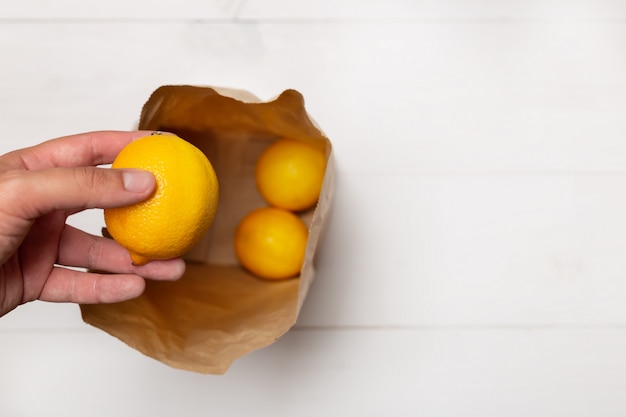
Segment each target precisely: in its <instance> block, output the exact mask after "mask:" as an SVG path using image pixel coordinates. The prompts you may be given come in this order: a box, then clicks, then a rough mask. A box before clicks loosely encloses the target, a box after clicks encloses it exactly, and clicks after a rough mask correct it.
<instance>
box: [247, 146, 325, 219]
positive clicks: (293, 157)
mask: <svg viewBox="0 0 626 417" xmlns="http://www.w3.org/2000/svg"><path fill="white" fill-rule="evenodd" d="M325 170H326V155H325V153H324V150H323V149H322V148H319V147H316V146H313V145H311V144H309V143H306V142H303V141H296V140H292V139H279V140H277V141H275V142H274V143H272V144H271V145H270V146H268V147H267V148H266V149H265V150H264V151H263V153H261V155H260V156H259V159H258V160H257V162H256V167H255V180H256V186H257V189H258V190H259V193H260V194H261V196H262V197H263V198H264V199H265V201H267V203H268V204H269V205H271V206H274V207H279V208H283V209H286V210H291V211H302V210H306V209H308V208H310V207H312V206H313V205H315V203H316V202H317V200H318V199H319V195H320V191H321V189H322V182H323V180H324V172H325Z"/></svg>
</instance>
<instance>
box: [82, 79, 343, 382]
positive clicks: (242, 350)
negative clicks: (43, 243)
mask: <svg viewBox="0 0 626 417" xmlns="http://www.w3.org/2000/svg"><path fill="white" fill-rule="evenodd" d="M139 129H146V130H160V131H166V132H171V133H175V134H177V135H179V136H180V137H182V138H184V139H186V140H188V141H189V142H191V143H193V144H194V145H196V146H197V147H199V148H200V149H201V150H202V151H203V152H205V154H206V155H207V156H208V158H209V159H210V161H211V163H212V164H213V166H214V168H215V171H216V173H217V176H218V180H219V184H220V201H219V206H218V210H217V214H216V217H215V220H214V222H213V225H212V226H211V228H210V229H209V231H208V232H207V233H206V235H205V236H204V237H203V239H202V240H201V241H200V242H199V243H198V245H197V246H196V247H195V248H194V249H192V250H191V251H190V252H189V253H187V254H186V255H185V256H184V259H185V260H186V262H187V271H186V273H185V275H184V276H183V278H182V279H181V280H179V281H176V282H153V281H151V282H148V283H147V287H146V290H145V292H144V294H143V295H141V296H140V297H139V298H136V299H134V300H130V301H127V302H122V303H116V304H107V305H81V312H82V317H83V320H84V321H85V322H86V323H89V324H91V325H93V326H96V327H98V328H100V329H102V330H104V331H106V332H108V333H109V334H111V335H113V336H115V337H117V338H119V339H120V340H122V341H123V342H125V343H127V344H128V345H129V346H131V347H133V348H135V349H137V350H139V351H140V352H142V353H144V354H146V355H148V356H150V357H152V358H154V359H157V360H159V361H161V362H163V363H165V364H167V365H169V366H172V367H175V368H180V369H185V370H190V371H195V372H200V373H212V374H222V373H224V372H226V371H227V369H228V368H229V366H230V365H231V363H232V362H233V361H234V360H235V359H237V358H239V357H241V356H243V355H245V354H247V353H249V352H251V351H253V350H256V349H259V348H262V347H265V346H267V345H270V344H272V343H273V342H274V341H275V340H276V339H278V338H279V337H280V336H282V335H283V334H284V333H285V332H287V331H288V330H289V329H290V328H291V327H292V326H293V324H294V323H295V322H296V319H297V317H298V313H299V311H300V308H301V307H302V303H303V302H304V300H305V297H306V295H307V291H308V289H309V286H310V285H311V282H312V281H313V278H314V276H315V252H316V248H317V245H318V242H319V241H320V237H321V234H322V231H323V229H324V227H325V222H326V220H327V218H328V215H327V214H328V210H329V208H330V204H331V195H332V189H333V164H332V160H331V155H332V154H331V144H330V141H329V140H328V139H327V138H326V137H325V136H324V134H323V133H322V132H321V131H320V129H318V128H317V127H316V125H315V124H314V123H313V122H312V121H311V119H310V118H309V116H308V115H307V113H306V111H305V108H304V100H303V97H302V95H301V94H300V93H298V92H297V91H294V90H287V91H284V92H283V93H282V94H280V96H278V97H277V98H276V99H274V100H272V101H269V102H260V101H259V100H258V99H257V98H256V97H254V96H253V95H251V94H250V93H247V92H245V91H239V90H226V89H218V88H210V87H195V86H164V87H160V88H158V89H157V90H156V91H155V92H154V93H153V94H152V96H151V97H150V98H149V100H148V102H147V103H146V104H145V106H144V108H143V110H142V113H141V118H140V121H139ZM281 137H290V138H293V139H297V140H302V141H307V142H310V143H313V144H316V145H317V146H321V147H323V148H324V149H325V150H326V154H327V156H328V164H327V170H326V175H325V179H324V185H323V188H322V194H321V196H320V200H319V202H318V204H317V206H316V207H315V208H314V209H312V210H310V211H308V212H305V213H299V215H300V216H301V218H302V219H303V220H304V221H305V222H306V223H307V224H308V225H309V231H310V232H309V233H310V234H309V240H308V243H307V248H306V255H305V261H304V264H303V266H302V270H301V273H300V276H299V277H297V278H294V279H289V280H284V281H278V282H276V281H267V280H262V279H259V278H256V277H254V276H252V275H250V274H249V273H248V272H246V271H245V270H243V269H242V268H241V267H240V265H239V264H238V263H237V260H236V257H235V254H234V250H233V237H234V230H235V228H236V226H237V224H238V223H239V221H240V220H241V218H242V217H243V216H244V215H245V214H247V213H248V212H249V211H251V210H252V209H254V208H257V207H263V206H266V205H267V204H266V203H265V202H264V201H263V199H262V198H261V196H260V195H259V193H258V192H257V190H256V186H255V183H254V165H255V161H256V159H257V157H258V156H259V155H260V153H261V152H262V151H263V150H264V149H265V148H266V147H267V146H268V145H269V144H270V143H272V142H273V141H274V140H276V139H278V138H281Z"/></svg>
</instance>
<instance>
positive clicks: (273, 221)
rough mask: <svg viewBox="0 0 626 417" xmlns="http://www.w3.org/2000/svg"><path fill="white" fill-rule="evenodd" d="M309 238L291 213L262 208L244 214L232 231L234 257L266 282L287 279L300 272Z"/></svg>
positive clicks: (305, 228) (303, 224)
mask: <svg viewBox="0 0 626 417" xmlns="http://www.w3.org/2000/svg"><path fill="white" fill-rule="evenodd" d="M308 235H309V231H308V228H307V226H306V224H305V223H304V222H303V221H302V220H301V219H300V218H299V217H298V216H296V215H295V214H294V213H292V212H290V211H287V210H283V209H279V208H275V207H263V208H259V209H256V210H253V211H251V212H250V213H248V214H247V215H246V216H245V217H244V218H243V219H242V220H241V222H240V223H239V225H238V226H237V229H236V230H235V254H236V255H237V259H239V262H240V263H241V265H243V267H244V268H246V269H248V270H249V271H250V272H252V273H253V274H254V275H256V276H258V277H261V278H267V279H285V278H291V277H294V276H296V275H298V273H299V272H300V269H301V267H302V262H303V261H304V252H305V248H306V242H307V238H308Z"/></svg>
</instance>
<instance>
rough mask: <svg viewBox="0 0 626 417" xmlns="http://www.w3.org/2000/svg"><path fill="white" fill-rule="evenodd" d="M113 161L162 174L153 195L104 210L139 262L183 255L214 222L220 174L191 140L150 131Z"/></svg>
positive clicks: (113, 230) (119, 165) (117, 237)
mask: <svg viewBox="0 0 626 417" xmlns="http://www.w3.org/2000/svg"><path fill="white" fill-rule="evenodd" d="M111 167H112V168H136V169H142V170H146V171H150V172H151V173H152V174H153V175H154V177H155V179H156V190H155V192H154V194H153V195H152V196H151V197H150V198H149V199H148V200H146V201H143V202H141V203H138V204H134V205H130V206H126V207H119V208H111V209H106V210H104V220H105V223H106V227H107V231H108V232H109V234H110V235H111V237H113V239H115V240H116V241H117V242H118V243H119V244H120V245H122V246H123V247H124V248H126V249H127V250H128V251H129V252H130V257H131V260H132V262H133V264H135V265H143V264H145V263H148V262H150V261H153V260H157V259H171V258H176V257H179V256H181V255H183V254H184V253H185V252H187V251H188V250H189V249H191V248H192V247H193V246H194V245H195V244H196V243H197V242H198V240H199V239H200V238H201V237H202V235H203V234H204V233H205V232H206V230H207V229H208V228H209V226H210V225H211V223H212V222H213V219H214V217H215V212H216V210H217V203H218V192H219V186H218V182H217V176H216V174H215V171H214V169H213V166H212V165H211V163H210V162H209V160H208V159H207V157H206V156H205V155H204V153H203V152H202V151H201V150H199V149H198V148H196V147H195V146H193V145H192V144H191V143H189V142H187V141H185V140H183V139H181V138H179V137H178V136H174V135H171V134H157V135H150V136H145V137H142V138H140V139H137V140H135V141H133V142H131V143H129V144H128V145H126V147H124V148H123V149H122V151H121V152H120V153H119V154H118V155H117V157H116V158H115V160H114V161H113V164H112V166H111Z"/></svg>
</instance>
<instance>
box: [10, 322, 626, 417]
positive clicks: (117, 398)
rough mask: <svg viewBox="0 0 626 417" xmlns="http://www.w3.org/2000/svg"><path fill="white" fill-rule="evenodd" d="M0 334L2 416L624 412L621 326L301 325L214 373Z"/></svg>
mask: <svg viewBox="0 0 626 417" xmlns="http://www.w3.org/2000/svg"><path fill="white" fill-rule="evenodd" d="M0 335H1V337H2V340H3V343H2V353H3V354H2V355H1V356H0V368H1V369H2V370H3V372H2V377H0V404H1V406H0V407H1V409H2V411H3V414H6V415H37V416H46V417H61V416H67V415H78V414H84V413H85V410H89V415H90V416H93V417H105V416H111V415H116V416H134V415H137V414H138V413H147V414H149V415H151V416H154V417H161V416H163V417H165V416H171V415H174V414H181V415H182V414H184V415H185V416H189V417H194V416H206V415H207V414H219V415H221V416H250V415H255V416H259V417H263V416H268V417H269V416H272V417H275V416H293V415H298V416H303V417H307V416H319V415H331V416H338V415H345V414H346V413H348V412H353V413H355V415H361V416H387V415H392V414H393V415H408V414H411V415H418V414H419V415H427V416H432V417H448V416H450V417H452V416H455V417H456V416H459V415H463V416H485V415H506V416H512V417H517V416H520V417H521V416H528V415H533V416H537V417H544V416H545V417H554V416H570V417H577V416H580V417H586V416H589V415H603V416H614V415H622V414H623V413H624V411H626V400H625V399H624V396H623V395H622V393H623V392H624V389H626V383H625V382H624V378H623V375H624V373H626V357H625V356H624V350H625V349H626V333H625V332H624V329H623V328H598V329H590V328H565V329H559V328H549V329H536V328H510V329H481V328H474V329H464V328H457V329H414V330H409V329H405V330H383V329H380V330H354V331H334V330H329V331H324V330H320V331H297V332H291V333H289V334H287V335H286V336H285V337H283V338H282V339H281V340H279V341H278V342H277V343H276V344H275V345H273V346H271V347H269V348H266V349H263V350H260V351H257V352H254V353H252V354H250V355H248V356H246V357H244V358H242V359H240V360H239V361H238V362H236V363H235V365H234V366H233V367H232V368H231V369H230V371H229V372H228V373H227V374H226V375H223V376H205V375H197V374H193V373H188V372H182V371H177V370H173V369H170V368H167V367H165V366H164V365H162V364H161V363H158V362H156V361H153V360H151V359H148V358H146V357H144V356H142V355H140V354H139V353H137V352H136V351H133V350H131V349H129V348H127V347H126V346H125V345H123V344H122V343H120V342H118V341H116V340H115V339H113V338H110V337H108V336H105V335H102V334H98V333H94V332H61V331H59V332H53V333H30V332H8V333H6V332H2V333H0ZM33 398H37V399H39V400H38V401H33Z"/></svg>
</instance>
